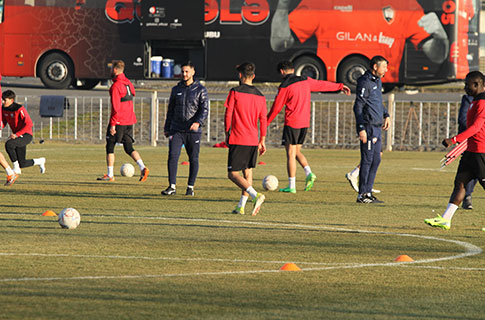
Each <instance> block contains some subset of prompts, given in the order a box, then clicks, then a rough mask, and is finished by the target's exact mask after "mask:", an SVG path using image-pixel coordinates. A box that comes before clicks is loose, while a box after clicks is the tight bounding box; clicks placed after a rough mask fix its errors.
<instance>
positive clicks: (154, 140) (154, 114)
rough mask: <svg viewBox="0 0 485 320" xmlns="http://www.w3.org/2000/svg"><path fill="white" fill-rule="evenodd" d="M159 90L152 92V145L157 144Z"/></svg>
mask: <svg viewBox="0 0 485 320" xmlns="http://www.w3.org/2000/svg"><path fill="white" fill-rule="evenodd" d="M157 100H158V97H157V91H156V90H155V91H153V92H152V101H151V103H150V145H151V146H152V147H156V146H157V135H156V131H157Z"/></svg>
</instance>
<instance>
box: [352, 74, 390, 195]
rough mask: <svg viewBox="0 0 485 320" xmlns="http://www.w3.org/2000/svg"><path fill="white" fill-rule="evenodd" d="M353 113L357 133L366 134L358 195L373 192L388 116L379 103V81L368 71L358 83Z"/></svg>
mask: <svg viewBox="0 0 485 320" xmlns="http://www.w3.org/2000/svg"><path fill="white" fill-rule="evenodd" d="M354 114H355V121H356V125H357V134H358V133H359V132H360V131H362V130H365V131H366V133H367V143H362V141H361V142H360V156H361V161H360V174H359V194H366V193H372V187H373V186H374V180H375V178H376V174H377V168H378V167H379V164H380V163H381V150H382V139H381V128H382V123H383V120H384V118H387V117H389V114H388V113H387V110H386V108H385V107H384V105H383V103H382V82H381V79H380V78H379V77H376V76H374V75H373V74H372V73H371V72H370V71H366V72H365V73H364V74H363V75H362V76H361V77H360V78H359V79H358V80H357V89H356V98H355V103H354Z"/></svg>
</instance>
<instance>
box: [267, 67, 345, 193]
mask: <svg viewBox="0 0 485 320" xmlns="http://www.w3.org/2000/svg"><path fill="white" fill-rule="evenodd" d="M278 72H279V73H280V74H281V76H282V77H283V82H282V83H281V85H280V87H279V88H278V95H277V96H276V98H275V100H274V102H273V106H272V107H271V110H270V111H269V113H268V125H269V124H270V123H271V121H273V120H274V118H275V117H276V116H277V115H278V113H279V112H280V111H281V109H282V108H283V107H284V106H286V108H285V127H284V129H283V140H282V144H283V145H284V146H285V148H286V158H287V170H288V187H287V188H283V189H280V190H279V191H281V192H290V193H296V186H295V184H296V162H297V161H298V163H299V164H300V165H301V166H302V167H303V169H304V170H305V174H306V179H305V191H308V190H310V189H311V188H312V187H313V183H314V181H315V179H316V178H317V176H316V175H315V174H313V173H312V170H311V169H310V165H309V164H308V161H307V159H306V158H305V156H304V155H303V153H302V152H301V147H302V145H303V142H304V141H305V137H306V134H307V131H308V127H310V111H311V93H312V92H328V91H343V92H344V93H345V94H347V95H350V89H349V88H348V87H347V86H345V85H343V84H342V83H334V82H329V81H322V80H315V79H312V78H307V77H300V76H296V75H295V74H294V72H295V68H294V67H293V63H291V62H290V61H282V62H280V63H279V64H278Z"/></svg>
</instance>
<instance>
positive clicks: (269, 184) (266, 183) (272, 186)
mask: <svg viewBox="0 0 485 320" xmlns="http://www.w3.org/2000/svg"><path fill="white" fill-rule="evenodd" d="M263 188H264V189H265V190H269V191H274V190H276V188H278V178H276V177H275V176H273V175H271V174H270V175H267V176H266V177H264V179H263Z"/></svg>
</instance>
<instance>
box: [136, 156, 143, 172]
mask: <svg viewBox="0 0 485 320" xmlns="http://www.w3.org/2000/svg"><path fill="white" fill-rule="evenodd" d="M136 164H137V165H138V167H140V171H142V170H143V169H145V164H144V163H143V160H142V159H140V160H138V161H137V162H136Z"/></svg>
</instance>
